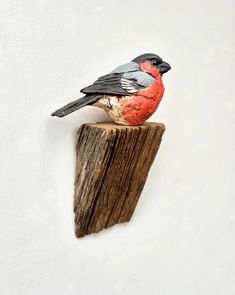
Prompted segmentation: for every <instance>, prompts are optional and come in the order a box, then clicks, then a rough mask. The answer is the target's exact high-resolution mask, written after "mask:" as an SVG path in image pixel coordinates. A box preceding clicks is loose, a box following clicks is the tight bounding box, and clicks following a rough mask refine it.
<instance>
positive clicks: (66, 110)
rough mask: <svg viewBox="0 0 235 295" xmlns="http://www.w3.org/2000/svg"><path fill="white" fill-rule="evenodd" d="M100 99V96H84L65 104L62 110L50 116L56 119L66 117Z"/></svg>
mask: <svg viewBox="0 0 235 295" xmlns="http://www.w3.org/2000/svg"><path fill="white" fill-rule="evenodd" d="M100 97H101V96H100V95H85V96H83V97H81V98H79V99H76V100H74V101H72V102H70V103H68V104H66V105H65V106H63V107H62V108H60V109H58V110H56V111H55V112H54V113H52V114H51V115H52V116H57V117H64V116H67V115H68V114H70V113H72V112H74V111H77V110H79V109H81V108H82V107H84V106H86V105H90V104H92V103H94V102H96V101H97V100H98V99H99V98H100Z"/></svg>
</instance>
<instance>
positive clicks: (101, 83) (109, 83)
mask: <svg viewBox="0 0 235 295" xmlns="http://www.w3.org/2000/svg"><path fill="white" fill-rule="evenodd" d="M154 81H155V79H154V78H153V77H152V76H151V75H149V74H148V73H146V72H143V71H141V70H139V69H138V65H137V64H136V63H134V62H130V63H128V64H125V65H122V66H119V67H118V68H116V69H115V70H114V71H113V72H111V73H110V74H108V75H104V76H102V77H100V78H99V79H98V80H97V81H95V82H94V83H93V84H92V85H90V86H88V87H85V88H83V89H82V90H81V92H82V93H85V94H87V95H88V94H106V95H108V94H110V95H112V94H113V95H132V94H133V93H137V92H138V91H139V90H140V89H143V88H146V87H148V86H150V85H151V84H152V83H153V82H154Z"/></svg>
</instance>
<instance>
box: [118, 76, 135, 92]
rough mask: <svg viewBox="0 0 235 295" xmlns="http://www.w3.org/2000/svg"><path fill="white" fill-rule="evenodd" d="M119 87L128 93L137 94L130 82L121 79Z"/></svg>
mask: <svg viewBox="0 0 235 295" xmlns="http://www.w3.org/2000/svg"><path fill="white" fill-rule="evenodd" d="M121 85H122V88H123V89H125V90H126V91H127V92H129V93H136V92H138V90H137V89H136V88H135V87H134V85H133V81H132V80H128V79H124V78H121Z"/></svg>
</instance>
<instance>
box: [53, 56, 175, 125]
mask: <svg viewBox="0 0 235 295" xmlns="http://www.w3.org/2000/svg"><path fill="white" fill-rule="evenodd" d="M170 69H171V67H170V65H169V64H168V63H167V62H165V61H163V60H162V59H161V57H159V56H158V55H156V54H153V53H145V54H142V55H140V56H137V57H136V58H134V59H133V60H132V61H131V62H129V63H126V64H124V65H121V66H119V67H117V68H116V69H115V70H113V71H112V72H111V73H110V74H107V75H104V76H101V77H100V78H98V80H96V81H95V82H94V83H93V84H92V85H90V86H88V87H85V88H83V89H82V90H81V92H82V93H83V94H85V95H84V96H83V97H81V98H79V99H77V100H75V101H73V102H70V103H69V104H67V105H65V106H64V107H62V108H60V109H58V110H56V111H55V112H54V113H52V116H57V117H64V116H67V115H68V114H70V113H72V112H74V111H77V110H79V109H81V108H83V107H84V106H87V105H92V106H97V107H99V108H102V109H104V110H105V111H106V112H107V114H108V115H109V117H110V118H111V119H112V121H113V122H115V123H116V124H119V125H141V124H143V123H144V122H145V121H146V120H147V119H148V118H149V117H150V116H151V115H152V114H153V113H154V112H155V111H156V109H157V107H158V105H159V103H160V102H161V99H162V96H163V94H164V86H163V83H162V75H163V74H165V73H166V72H168V71H169V70H170Z"/></svg>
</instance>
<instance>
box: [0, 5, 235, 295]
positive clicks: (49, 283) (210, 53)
mask: <svg viewBox="0 0 235 295" xmlns="http://www.w3.org/2000/svg"><path fill="white" fill-rule="evenodd" d="M234 18H235V2H234V1H233V0H223V1H222V0H221V1H218V0H217V1H216V0H208V1H204V0H198V1H187V0H178V1H156V0H145V1H142V0H140V1H137V0H135V1H134V0H127V1H117V0H116V1H115V0H99V1H81V0H79V1H78V0H68V1H64V0H51V1H47V0H38V1H36V0H24V1H20V0H18V1H17V0H12V1H10V0H1V2H0V30H1V33H0V46H1V50H0V62H1V68H0V71H1V78H0V100H1V106H0V110H1V114H0V129H1V130H0V135H1V141H0V151H1V153H0V167H1V174H0V177H1V186H0V189H1V204H0V237H1V241H0V294H4V295H8V294H9V295H16V294H17V295H18V294H19V295H41V294H43V295H51V294H56V295H73V294H76V295H77V294H79V295H93V294H96V295H116V294H133V295H142V294H154V295H155V294H161V295H172V294H174V295H176V294H179V295H188V294H190V295H198V294H200V295H234V294H235V253H234V248H235V199H234V197H235V180H234V167H235V154H234V150H235V116H234V114H235V97H234V87H235V80H234V79H235V78H234V77H235V75H234V66H235V53H234V50H235V38H234V35H235V26H234ZM144 52H155V53H157V54H159V55H160V56H162V57H163V58H164V59H166V60H167V61H168V62H169V63H170V64H171V65H172V71H170V72H169V73H167V74H166V75H165V77H164V81H165V86H166V92H165V96H164V100H163V101H162V103H161V105H160V107H159V110H158V111H157V113H156V114H155V115H154V116H153V117H152V118H151V120H152V121H158V122H164V123H165V124H166V128H167V130H166V133H165V135H164V139H163V143H162V145H161V148H160V151H159V154H158V156H157V159H156V161H155V163H154V165H153V167H152V169H151V173H150V175H149V178H148V181H147V183H146V186H145V189H144V191H143V194H142V197H141V200H140V202H139V204H138V208H137V210H136V212H135V215H134V217H133V219H132V220H131V222H130V223H129V224H125V225H119V226H115V227H113V228H112V229H110V230H106V231H104V232H102V233H100V234H97V235H92V236H88V237H86V238H83V239H76V238H75V235H74V228H73V226H74V224H73V176H74V160H75V152H74V140H75V132H76V130H77V129H78V127H79V126H80V124H81V123H84V122H95V121H100V120H103V119H107V117H106V115H105V114H104V112H103V111H102V110H98V109H96V108H92V107H87V108H85V109H83V110H81V111H79V112H77V113H74V114H72V115H71V116H69V117H66V118H64V119H63V120H61V119H57V118H51V117H50V113H51V112H52V111H54V110H55V109H56V108H57V107H60V106H62V105H63V104H64V103H67V102H69V101H70V99H75V98H77V97H78V96H79V95H80V94H79V90H80V89H81V88H82V87H84V86H86V85H88V84H89V83H91V82H93V80H95V79H96V78H97V77H98V76H100V75H102V74H106V73H107V72H109V71H111V70H112V69H113V68H114V67H116V66H117V65H119V64H122V63H124V62H127V61H129V60H131V59H132V58H134V57H135V56H136V55H138V54H141V53H144Z"/></svg>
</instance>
